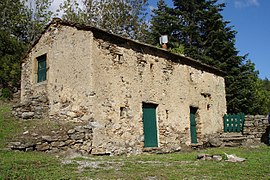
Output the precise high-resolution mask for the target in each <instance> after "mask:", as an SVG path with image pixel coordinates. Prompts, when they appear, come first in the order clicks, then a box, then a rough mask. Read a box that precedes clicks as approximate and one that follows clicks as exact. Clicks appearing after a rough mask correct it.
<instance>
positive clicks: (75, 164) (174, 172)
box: [0, 102, 270, 179]
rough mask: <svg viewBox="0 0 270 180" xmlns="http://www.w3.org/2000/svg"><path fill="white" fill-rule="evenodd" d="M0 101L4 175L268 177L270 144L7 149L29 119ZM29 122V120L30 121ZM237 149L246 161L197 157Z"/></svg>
mask: <svg viewBox="0 0 270 180" xmlns="http://www.w3.org/2000/svg"><path fill="white" fill-rule="evenodd" d="M10 108H11V105H8V104H6V103H3V102H0V149H1V150H0V179H270V147H267V146H261V147H253V148H243V147H242V148H215V149H207V150H201V151H193V152H180V153H173V154H158V155H153V154H151V155H149V154H148V155H147V154H145V155H133V156H129V157H127V156H114V157H109V156H88V157H80V156H79V157H76V158H67V157H65V158H64V157H58V156H55V155H51V154H46V153H39V152H27V153H25V152H14V151H7V150H5V149H4V147H5V146H6V142H7V141H8V140H9V139H10V138H13V137H14V136H15V135H16V134H17V133H22V132H23V131H24V129H25V127H27V126H29V123H28V122H25V121H19V120H16V119H14V118H12V117H11V115H10ZM30 124H31V123H30ZM224 152H226V153H227V154H236V155H237V156H239V157H243V158H246V161H245V162H242V163H230V162H226V161H220V162H215V161H199V160H196V155H197V154H198V153H209V154H223V153H224Z"/></svg>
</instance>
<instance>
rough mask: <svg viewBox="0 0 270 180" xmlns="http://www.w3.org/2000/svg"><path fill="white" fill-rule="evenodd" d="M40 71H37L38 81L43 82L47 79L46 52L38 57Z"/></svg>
mask: <svg viewBox="0 0 270 180" xmlns="http://www.w3.org/2000/svg"><path fill="white" fill-rule="evenodd" d="M37 63H38V71H37V82H38V83H39V82H42V81H45V80H46V71H47V67H46V66H47V65H46V54H44V55H42V56H39V57H37Z"/></svg>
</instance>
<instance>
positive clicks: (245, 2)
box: [234, 0, 260, 8]
mask: <svg viewBox="0 0 270 180" xmlns="http://www.w3.org/2000/svg"><path fill="white" fill-rule="evenodd" d="M234 6H235V7H236V8H244V7H250V6H257V7H258V6H260V3H259V0H235V1H234Z"/></svg>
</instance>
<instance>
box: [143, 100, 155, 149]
mask: <svg viewBox="0 0 270 180" xmlns="http://www.w3.org/2000/svg"><path fill="white" fill-rule="evenodd" d="M156 107H157V106H156V105H154V104H148V103H143V132H144V147H158V140H157V122H156Z"/></svg>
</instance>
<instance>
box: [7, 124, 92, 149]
mask: <svg viewBox="0 0 270 180" xmlns="http://www.w3.org/2000/svg"><path fill="white" fill-rule="evenodd" d="M92 139H93V134H92V126H91V125H87V126H76V127H75V128H72V129H69V130H66V131H65V130H59V131H52V132H50V133H49V134H37V133H35V132H32V133H30V132H29V131H26V132H24V133H23V134H22V135H21V136H20V137H18V138H17V139H16V140H15V141H12V142H10V143H9V144H8V148H10V149H11V150H19V151H44V152H52V153H58V152H60V151H67V150H69V149H73V150H76V151H78V152H81V153H82V154H91V151H92Z"/></svg>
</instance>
